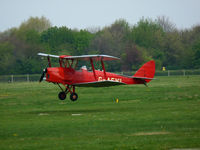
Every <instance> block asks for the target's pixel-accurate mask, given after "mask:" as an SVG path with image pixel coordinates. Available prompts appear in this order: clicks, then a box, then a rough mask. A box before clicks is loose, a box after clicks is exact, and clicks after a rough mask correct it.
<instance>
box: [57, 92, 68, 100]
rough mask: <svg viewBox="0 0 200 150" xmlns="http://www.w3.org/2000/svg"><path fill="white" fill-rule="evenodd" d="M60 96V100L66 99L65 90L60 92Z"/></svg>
mask: <svg viewBox="0 0 200 150" xmlns="http://www.w3.org/2000/svg"><path fill="white" fill-rule="evenodd" d="M58 97H59V99H60V100H65V98H66V94H65V92H60V93H59V94H58Z"/></svg>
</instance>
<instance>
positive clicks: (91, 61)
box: [90, 58, 97, 80]
mask: <svg viewBox="0 0 200 150" xmlns="http://www.w3.org/2000/svg"><path fill="white" fill-rule="evenodd" d="M90 63H91V66H92V71H93V73H94V78H95V80H96V79H97V76H96V73H95V69H94V64H93V60H92V58H90Z"/></svg>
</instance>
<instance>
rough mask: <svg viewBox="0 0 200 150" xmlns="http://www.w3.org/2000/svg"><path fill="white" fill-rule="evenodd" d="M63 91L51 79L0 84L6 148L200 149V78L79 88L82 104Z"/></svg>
mask: <svg viewBox="0 0 200 150" xmlns="http://www.w3.org/2000/svg"><path fill="white" fill-rule="evenodd" d="M58 92H59V88H58V87H57V86H56V85H53V84H50V83H46V82H43V83H40V84H39V83H38V82H33V83H13V84H11V83H10V84H9V83H0V150H9V149H20V150H28V149H33V150H36V149H37V150H38V149H45V150H48V149H55V150H62V149H69V150H71V149H72V150H73V149H91V150H97V149H106V150H107V149H111V150H124V149H128V150H136V149H153V150H156V149H178V148H179V149H181V148H196V149H200V76H189V77H186V76H185V77H183V76H182V77H180V76H174V77H172V76H171V77H157V80H153V81H152V82H151V83H150V84H149V87H145V86H144V85H131V86H116V87H109V88H77V89H76V92H77V93H78V94H79V99H78V100H77V101H76V102H72V101H70V100H69V95H68V96H67V100H65V101H60V100H58V98H57V94H58ZM116 98H118V99H119V103H116V102H115V99H116Z"/></svg>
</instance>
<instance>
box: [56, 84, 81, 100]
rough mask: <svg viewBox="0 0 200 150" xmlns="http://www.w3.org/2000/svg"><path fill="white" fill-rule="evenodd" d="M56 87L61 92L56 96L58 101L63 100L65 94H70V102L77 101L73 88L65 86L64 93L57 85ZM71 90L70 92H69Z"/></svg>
mask: <svg viewBox="0 0 200 150" xmlns="http://www.w3.org/2000/svg"><path fill="white" fill-rule="evenodd" d="M58 86H59V87H60V89H61V90H62V92H60V93H59V94H58V98H59V99H60V100H65V98H66V95H67V93H69V92H70V93H71V95H70V99H71V101H76V100H77V99H78V95H77V94H76V93H75V86H69V85H67V86H65V88H66V89H65V91H64V90H63V88H62V87H61V86H60V85H59V84H58ZM71 89H72V90H71Z"/></svg>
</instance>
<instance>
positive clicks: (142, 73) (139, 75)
mask: <svg viewBox="0 0 200 150" xmlns="http://www.w3.org/2000/svg"><path fill="white" fill-rule="evenodd" d="M154 75H155V61H154V60H151V61H149V62H147V63H145V64H144V65H143V66H142V67H141V68H140V69H139V70H138V71H137V72H136V73H135V74H134V75H133V78H134V79H135V81H136V82H138V83H139V84H140V83H143V84H145V85H146V83H148V82H150V81H151V80H152V79H154Z"/></svg>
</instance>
